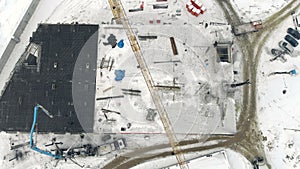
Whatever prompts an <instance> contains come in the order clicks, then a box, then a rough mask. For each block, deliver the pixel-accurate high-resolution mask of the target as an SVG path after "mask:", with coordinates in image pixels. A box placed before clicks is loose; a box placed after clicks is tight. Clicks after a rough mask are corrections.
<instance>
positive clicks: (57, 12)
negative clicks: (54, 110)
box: [0, 0, 300, 169]
mask: <svg viewBox="0 0 300 169" xmlns="http://www.w3.org/2000/svg"><path fill="white" fill-rule="evenodd" d="M29 2H30V1H26V3H24V2H23V1H21V0H1V1H0V16H1V17H0V54H1V53H2V52H3V50H4V48H5V46H6V44H7V43H5V42H8V40H9V38H10V37H11V35H12V33H13V32H14V29H13V28H14V27H15V26H16V25H17V24H18V22H19V21H20V19H21V17H22V16H23V13H24V12H25V10H26V8H27V7H28V5H29ZM129 2H130V3H129ZM231 2H232V3H233V6H234V7H235V8H236V9H237V10H238V13H239V14H241V16H243V18H244V19H243V20H244V21H245V22H246V21H250V20H257V19H266V18H267V17H268V16H270V15H271V14H273V13H275V12H276V11H278V10H279V9H281V8H282V7H284V6H285V5H286V4H287V3H288V2H290V0H266V1H260V0H250V1H249V2H247V3H245V1H243V0H231ZM184 3H185V1H179V3H178V4H173V5H174V8H173V11H170V12H171V13H172V12H173V13H176V9H178V7H179V5H182V4H184ZM203 3H204V5H206V7H207V8H208V11H207V12H208V13H207V17H204V18H198V19H195V18H192V17H191V16H189V14H188V13H187V12H186V11H185V9H184V10H182V13H184V14H183V15H182V18H181V19H174V20H173V21H174V23H176V24H182V25H183V24H184V20H185V19H187V20H188V22H190V23H193V24H196V23H197V24H199V22H210V21H215V22H225V20H224V16H223V14H222V13H221V12H220V13H216V12H215V11H218V10H219V11H220V9H219V7H217V6H216V5H215V4H216V3H215V2H214V1H208V0H206V1H204V0H203ZM16 4H17V5H16ZM124 5H125V7H134V6H136V4H133V1H127V3H124ZM176 5H178V6H176ZM12 9H13V10H12ZM211 9H214V10H211ZM103 11H104V12H103ZM145 11H146V14H145V15H142V14H138V13H133V14H129V15H128V16H129V17H130V18H132V19H133V21H139V22H138V23H137V22H136V25H137V26H136V27H135V28H138V27H139V28H140V29H141V28H143V26H142V25H140V26H139V25H138V24H140V23H143V22H144V23H147V24H149V19H146V20H145V19H143V16H146V15H148V16H151V20H158V19H160V20H161V21H162V22H171V20H170V19H167V17H169V16H168V15H167V14H163V13H164V12H160V14H158V15H156V14H155V13H154V12H153V11H151V10H150V9H147V10H145ZM161 11H163V10H161ZM22 12H23V13H22ZM135 15H140V16H135ZM111 17H112V14H111V11H110V9H109V7H108V5H107V2H106V1H102V0H93V1H92V0H91V1H82V0H65V1H64V0H51V1H48V0H41V2H40V5H39V6H38V8H37V11H36V13H35V14H34V15H33V17H32V19H31V20H30V22H29V24H28V27H27V28H26V29H25V31H24V33H23V35H22V36H21V42H20V43H19V44H17V46H16V48H15V51H14V52H13V54H12V56H14V57H12V58H10V59H9V61H8V65H10V66H6V68H5V69H4V70H3V72H4V73H3V74H1V75H0V80H1V84H0V89H2V87H3V86H4V83H5V81H6V80H7V79H8V76H9V73H10V71H11V70H12V68H13V65H15V63H16V61H17V60H18V58H19V56H20V54H21V53H22V51H23V50H24V49H25V46H26V45H27V44H28V41H29V37H30V36H31V33H32V32H33V31H34V30H35V29H36V27H37V24H38V23H41V22H42V23H43V22H48V23H58V22H60V23H72V22H79V23H93V24H101V23H102V22H110V18H111ZM211 17H215V20H210V18H211ZM144 18H145V17H144ZM134 19H136V20H134ZM140 21H142V22H140ZM292 26H293V23H292V18H290V19H289V20H287V21H286V22H285V23H283V24H282V25H281V26H280V27H279V28H278V30H277V31H275V33H273V34H272V35H271V36H272V37H274V38H272V40H269V41H268V42H267V44H266V48H265V50H264V51H263V54H262V56H263V57H262V58H261V61H260V67H259V72H258V73H259V77H258V116H259V121H260V124H261V130H262V132H263V135H264V136H265V139H266V140H265V142H264V144H265V150H266V153H267V158H268V161H269V163H270V164H271V165H272V167H273V168H275V169H283V168H284V169H285V168H286V169H289V168H299V167H300V164H299V161H300V153H299V152H300V150H299V149H300V144H299V139H300V131H299V129H300V125H299V124H300V123H299V122H300V120H299V119H300V117H299V116H300V115H299V113H298V112H299V110H300V104H298V102H299V100H300V98H299V96H300V95H298V93H299V92H300V91H299V87H298V86H299V85H298V84H300V76H299V75H296V76H290V75H274V76H270V77H269V76H268V74H269V73H271V72H273V71H290V70H291V69H296V70H297V71H300V69H299V68H300V59H299V56H298V57H295V58H291V57H289V56H287V59H288V61H287V62H286V63H281V62H280V61H274V62H270V61H269V59H270V58H271V54H270V52H269V51H270V50H271V48H273V47H274V48H275V47H276V48H278V45H277V43H278V42H279V41H280V40H282V39H283V37H284V36H285V32H286V29H287V28H288V27H292ZM202 27H203V25H202ZM210 27H211V32H210V34H209V35H208V34H206V35H205V37H210V38H211V37H213V36H214V35H215V34H216V35H217V31H219V30H220V29H222V28H221V27H217V26H216V27H213V26H209V28H210ZM102 28H103V27H102ZM157 29H158V27H151V29H150V30H149V31H148V30H145V29H141V30H140V33H145V34H146V33H149V32H151V33H153V32H156V33H157V32H159V30H157ZM191 29H192V28H191ZM193 29H194V28H193ZM170 30H171V28H170ZM200 30H201V31H203V30H204V28H201V29H200ZM224 30H225V29H224ZM224 30H222V31H224ZM104 31H105V30H104ZM118 31H119V30H117V32H118ZM165 31H168V30H165ZM170 32H172V31H170ZM106 33H107V32H106ZM175 33H176V32H175ZM177 33H178V34H179V33H180V32H177ZM165 34H167V33H165ZM119 35H120V37H121V38H125V34H124V32H123V33H120V32H119ZM218 35H219V36H222V35H221V34H220V33H219V34H218ZM221 39H226V37H221ZM274 39H276V40H274ZM181 41H184V39H181ZM185 42H186V40H185ZM99 43H100V42H99ZM101 43H102V42H101ZM187 44H189V43H187ZM125 45H129V42H128V41H126V42H125ZM142 45H143V44H142ZM144 45H145V44H144ZM178 45H179V46H180V44H178ZM168 48H169V47H168ZM206 48H207V47H206ZM206 48H205V49H206ZM124 49H126V48H124ZM127 50H129V49H127ZM181 50H183V49H181ZM201 50H202V52H203V54H206V53H204V52H205V50H204V51H203V49H200V51H201ZM299 51H300V47H297V51H295V52H296V53H297V52H299ZM108 53H109V52H108ZM110 54H113V52H112V53H110ZM125 54H126V53H125ZM205 57H210V56H205ZM134 63H135V62H134ZM135 65H136V63H135ZM118 66H120V65H118ZM210 66H211V65H210ZM223 70H224V69H223ZM229 70H230V71H231V72H232V70H231V68H229ZM228 80H233V79H232V77H230V78H229V79H228ZM100 87H101V86H100ZM108 87H109V86H108ZM99 90H100V89H99ZM101 90H102V89H101ZM283 90H286V91H287V92H286V94H283ZM230 102H233V101H232V100H230ZM232 104H234V103H232ZM231 107H232V106H231ZM231 109H233V108H231ZM231 111H232V110H231ZM233 116H234V115H233ZM136 118H141V117H140V116H137V117H136ZM225 120H227V121H230V119H225ZM122 125H126V123H120V124H118V125H117V128H118V129H119V128H120V127H122ZM153 126H154V125H153ZM136 127H137V128H142V125H138V123H137V125H136ZM151 127H152V126H151V125H149V128H151ZM154 129H157V128H154ZM290 129H298V131H294V130H290ZM154 131H155V132H161V131H162V130H154ZM230 131H231V132H232V131H234V128H230ZM109 132H111V130H110V131H109ZM144 136H148V135H147V134H144V135H135V136H132V138H131V139H129V140H128V143H129V145H134V144H135V147H143V146H145V145H148V146H150V145H152V144H153V143H151V141H153V142H155V143H159V142H160V141H162V140H163V142H164V143H165V142H167V140H166V137H164V138H162V137H163V136H159V135H157V136H151V137H150V140H149V139H145V138H146V137H144ZM48 137H49V136H48ZM48 137H46V138H47V139H48ZM62 137H64V136H62ZM128 137H131V136H130V135H129V136H128ZM9 138H14V139H17V138H20V139H22V140H23V139H24V140H25V141H26V140H27V139H26V138H28V135H27V134H17V135H15V134H6V133H3V132H2V133H0V144H1V146H0V152H1V153H0V158H1V159H3V158H4V156H6V155H7V154H8V153H7V152H11V151H10V150H9V145H10V142H9ZM147 138H148V137H147ZM47 141H48V140H46V139H45V140H42V142H47ZM26 151H30V150H28V149H26ZM2 152H5V153H2ZM29 154H30V156H28V158H26V160H25V162H22V163H18V162H13V163H14V164H15V165H12V163H7V161H5V160H2V161H1V163H0V164H2V165H1V166H2V167H4V168H5V169H6V168H28V169H29V168H30V169H31V168H51V167H52V166H53V164H52V163H53V162H52V161H51V159H49V158H47V157H45V156H42V157H41V158H40V155H39V154H37V155H36V156H34V155H32V154H35V153H32V152H29ZM226 154H227V158H228V160H229V162H225V161H224V159H220V158H216V160H217V161H212V160H214V159H211V158H210V157H205V159H203V160H200V161H201V162H200V165H201V166H202V165H205V164H206V165H208V164H212V163H214V164H222V165H223V164H224V163H226V167H227V165H228V164H227V163H229V166H230V167H231V169H243V168H242V167H244V168H245V169H248V168H251V166H250V164H249V162H247V161H246V160H245V159H244V158H243V157H241V156H240V155H239V154H236V153H234V152H232V151H231V150H226ZM12 155H13V154H12ZM109 158H113V156H109ZM236 159H239V160H236ZM6 160H7V159H6ZM42 160H45V161H43V163H41V164H37V163H36V161H38V162H41V161H42ZM80 160H82V161H85V162H86V163H88V164H92V161H93V163H95V164H94V165H99V163H100V161H101V160H100V159H96V160H98V161H97V162H95V159H93V158H88V159H80ZM102 160H103V159H102ZM50 161H51V162H52V163H51V164H50ZM226 161H227V160H226ZM171 162H172V163H175V162H176V159H175V158H173V161H172V160H171ZM236 162H239V163H236ZM149 163H150V165H152V164H153V165H154V164H157V165H158V164H161V163H162V162H161V161H160V160H158V162H157V163H155V162H153V161H151V162H149ZM149 163H145V164H142V165H140V166H137V167H136V169H138V167H140V168H147V165H149ZM69 165H73V164H71V163H62V162H61V163H60V164H59V167H60V168H66V167H74V166H69ZM12 166H13V167H12ZM197 167H198V165H197ZM197 167H196V168H197ZM148 168H151V167H148ZM213 168H216V166H214V167H213ZM223 168H224V167H223ZM223 168H222V169H223Z"/></svg>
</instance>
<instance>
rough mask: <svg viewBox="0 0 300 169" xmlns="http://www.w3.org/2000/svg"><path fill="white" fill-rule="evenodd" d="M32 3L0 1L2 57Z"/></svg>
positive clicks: (22, 0)
mask: <svg viewBox="0 0 300 169" xmlns="http://www.w3.org/2000/svg"><path fill="white" fill-rule="evenodd" d="M30 3H31V0H1V1H0V57H1V56H2V53H3V52H4V50H5V48H6V46H7V44H8V42H9V40H10V38H11V37H12V36H13V34H14V31H15V30H16V28H17V26H18V24H19V23H20V21H21V19H22V17H23V15H24V14H25V12H26V10H27V8H28V6H29V4H30Z"/></svg>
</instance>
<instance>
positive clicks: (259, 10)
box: [230, 0, 291, 22]
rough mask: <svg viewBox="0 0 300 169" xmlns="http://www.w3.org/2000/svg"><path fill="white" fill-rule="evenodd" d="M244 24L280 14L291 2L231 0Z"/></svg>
mask: <svg viewBox="0 0 300 169" xmlns="http://www.w3.org/2000/svg"><path fill="white" fill-rule="evenodd" d="M230 2H231V4H232V6H233V7H234V8H235V9H236V11H237V13H238V14H239V16H240V18H241V19H242V21H244V22H249V21H255V20H265V19H266V18H268V17H269V16H271V15H272V14H274V13H276V12H278V11H279V10H280V9H282V8H283V7H284V6H286V5H287V4H288V3H289V2H291V0H248V1H245V0H230Z"/></svg>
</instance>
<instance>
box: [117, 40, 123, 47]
mask: <svg viewBox="0 0 300 169" xmlns="http://www.w3.org/2000/svg"><path fill="white" fill-rule="evenodd" d="M118 47H119V48H123V47H124V40H123V39H121V40H120V41H119V42H118Z"/></svg>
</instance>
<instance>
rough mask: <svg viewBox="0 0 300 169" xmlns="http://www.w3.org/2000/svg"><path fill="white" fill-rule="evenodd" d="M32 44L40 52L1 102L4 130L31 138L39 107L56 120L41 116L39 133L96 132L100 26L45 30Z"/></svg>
mask: <svg viewBox="0 0 300 169" xmlns="http://www.w3.org/2000/svg"><path fill="white" fill-rule="evenodd" d="M30 42H31V43H33V44H36V45H37V46H40V52H39V54H38V56H37V57H35V56H33V55H31V54H28V52H27V54H26V52H25V53H24V54H23V55H22V57H21V59H20V60H19V62H18V63H17V66H16V67H15V69H14V73H13V76H12V78H11V79H10V81H9V82H8V85H7V86H6V88H5V90H4V92H3V93H2V96H1V98H0V130H1V131H25V132H28V131H29V130H30V127H31V124H32V121H33V107H34V106H35V104H37V103H38V104H40V105H42V106H43V107H45V108H46V109H47V110H48V111H49V112H50V113H51V114H53V115H54V118H53V119H50V118H49V117H48V116H46V115H45V114H43V113H39V114H38V119H37V122H38V125H37V128H38V129H37V130H38V131H39V132H56V133H65V132H71V133H77V132H82V131H86V132H92V130H93V122H94V104H95V84H96V82H95V79H96V62H97V44H98V43H97V42H98V25H79V24H75V25H73V24H72V25H71V24H58V25H52V24H40V25H39V26H38V29H37V30H36V32H34V33H33V35H32V37H31V38H30ZM29 46H32V45H29ZM74 72H75V73H74ZM74 75H76V76H74ZM79 95H80V99H78V96H79Z"/></svg>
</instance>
